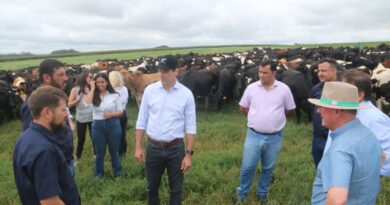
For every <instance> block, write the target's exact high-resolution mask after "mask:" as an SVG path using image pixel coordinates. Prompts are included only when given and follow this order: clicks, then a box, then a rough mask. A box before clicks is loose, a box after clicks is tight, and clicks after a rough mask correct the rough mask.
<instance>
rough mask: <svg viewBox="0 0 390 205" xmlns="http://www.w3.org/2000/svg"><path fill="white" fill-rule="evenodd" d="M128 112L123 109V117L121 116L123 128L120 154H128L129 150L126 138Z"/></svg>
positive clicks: (120, 120)
mask: <svg viewBox="0 0 390 205" xmlns="http://www.w3.org/2000/svg"><path fill="white" fill-rule="evenodd" d="M127 119H128V118H127V112H126V110H124V111H123V115H122V117H120V118H119V122H120V124H121V128H122V135H121V144H120V146H119V155H121V156H122V155H124V154H126V151H127V140H126V130H127V129H126V126H127Z"/></svg>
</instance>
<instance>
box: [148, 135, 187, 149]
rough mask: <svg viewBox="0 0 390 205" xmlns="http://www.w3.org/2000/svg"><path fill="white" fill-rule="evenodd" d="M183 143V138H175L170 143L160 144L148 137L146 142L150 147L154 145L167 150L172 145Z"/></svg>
mask: <svg viewBox="0 0 390 205" xmlns="http://www.w3.org/2000/svg"><path fill="white" fill-rule="evenodd" d="M182 141H183V138H176V139H174V140H172V141H170V142H160V141H157V140H154V139H152V138H150V137H148V142H149V143H150V144H152V145H156V146H160V147H163V148H168V147H170V146H172V145H175V144H177V143H179V142H182Z"/></svg>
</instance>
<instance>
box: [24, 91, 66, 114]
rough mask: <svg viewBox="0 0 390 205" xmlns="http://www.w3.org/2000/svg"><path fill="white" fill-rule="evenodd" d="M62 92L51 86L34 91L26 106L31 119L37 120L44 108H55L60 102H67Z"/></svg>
mask: <svg viewBox="0 0 390 205" xmlns="http://www.w3.org/2000/svg"><path fill="white" fill-rule="evenodd" d="M67 98H68V97H67V96H66V94H65V92H64V91H62V90H61V89H58V88H56V87H53V86H43V87H39V88H38V89H36V90H35V91H34V92H33V93H32V94H31V96H30V98H29V102H28V106H29V108H30V113H31V116H32V118H33V119H38V118H39V117H40V115H41V111H42V110H43V109H44V108H45V107H50V108H56V107H58V106H59V104H60V100H61V99H63V100H65V102H66V101H67Z"/></svg>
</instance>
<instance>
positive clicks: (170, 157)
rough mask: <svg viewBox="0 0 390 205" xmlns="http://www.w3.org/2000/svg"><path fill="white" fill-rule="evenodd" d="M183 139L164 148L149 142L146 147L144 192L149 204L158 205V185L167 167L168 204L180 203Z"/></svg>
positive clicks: (182, 177) (175, 204) (177, 204)
mask: <svg viewBox="0 0 390 205" xmlns="http://www.w3.org/2000/svg"><path fill="white" fill-rule="evenodd" d="M184 155H185V153H184V141H180V142H178V143H177V144H175V145H172V146H170V147H167V148H164V147H160V146H156V145H152V144H149V143H148V145H147V148H146V160H145V168H146V181H147V185H146V193H147V196H148V204H149V205H159V204H160V198H159V187H160V182H161V177H162V175H163V174H164V172H165V169H167V172H168V181H169V194H170V197H169V204H170V205H180V204H181V202H182V192H183V180H184V176H183V171H182V170H181V163H182V161H183V158H184Z"/></svg>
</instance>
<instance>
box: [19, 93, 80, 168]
mask: <svg viewBox="0 0 390 205" xmlns="http://www.w3.org/2000/svg"><path fill="white" fill-rule="evenodd" d="M20 117H21V118H20V119H21V120H22V125H23V131H25V130H27V128H29V126H30V123H32V117H31V113H30V108H29V107H28V98H27V100H25V101H24V102H23V104H22V107H21V110H20ZM65 121H66V123H65V124H66V129H63V130H61V131H57V132H55V134H56V135H57V136H58V139H57V144H58V146H59V147H60V149H61V150H62V152H63V153H64V155H65V158H66V161H67V162H68V163H69V162H70V161H72V160H73V149H74V147H73V131H72V129H71V128H70V124H69V121H68V118H66V120H65Z"/></svg>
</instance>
